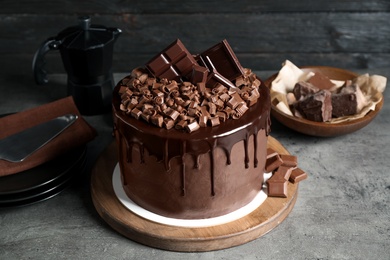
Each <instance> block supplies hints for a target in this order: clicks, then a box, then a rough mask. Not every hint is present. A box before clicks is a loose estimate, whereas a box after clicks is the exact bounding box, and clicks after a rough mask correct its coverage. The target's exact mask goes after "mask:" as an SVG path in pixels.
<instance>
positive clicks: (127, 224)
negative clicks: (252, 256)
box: [91, 136, 298, 252]
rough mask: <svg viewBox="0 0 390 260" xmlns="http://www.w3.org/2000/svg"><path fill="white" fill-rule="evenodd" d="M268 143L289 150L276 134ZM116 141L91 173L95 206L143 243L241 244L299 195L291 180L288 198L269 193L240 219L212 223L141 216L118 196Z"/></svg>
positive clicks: (200, 247)
mask: <svg viewBox="0 0 390 260" xmlns="http://www.w3.org/2000/svg"><path fill="white" fill-rule="evenodd" d="M268 147H271V148H273V149H274V150H276V151H277V152H279V153H280V154H289V153H288V151H287V150H286V149H285V148H284V147H283V146H282V145H281V144H280V143H279V142H278V141H277V140H276V139H274V138H273V137H271V136H269V138H268ZM116 149H117V148H116V143H115V142H113V143H111V144H110V145H109V146H108V147H107V148H106V150H105V151H104V152H103V153H102V154H101V156H100V157H99V159H98V160H97V162H96V164H95V166H94V168H93V170H92V175H91V196H92V200H93V203H94V206H95V208H96V210H97V212H98V213H99V215H100V216H101V217H102V218H103V220H104V221H105V222H107V223H108V225H110V226H111V227H112V228H113V229H114V230H116V231H117V232H119V233H120V234H122V235H123V236H125V237H127V238H129V239H131V240H134V241H136V242H139V243H141V244H144V245H148V246H151V247H156V248H160V249H165V250H171V251H181V252H200V251H211V250H218V249H224V248H229V247H233V246H238V245H242V244H244V243H247V242H249V241H252V240H254V239H257V238H259V237H261V236H262V235H264V234H266V233H267V232H269V231H270V230H272V229H273V228H275V227H276V226H277V225H279V224H280V223H281V222H282V221H283V220H284V219H285V218H286V217H287V216H288V214H289V213H290V212H291V210H292V209H293V207H294V205H295V202H296V200H297V196H298V184H292V183H289V184H288V196H287V198H273V197H268V198H267V199H266V200H265V201H264V202H263V204H261V205H260V206H259V207H258V208H257V209H255V210H254V211H253V212H252V213H250V214H248V215H247V216H245V217H242V218H240V219H238V220H235V221H232V222H229V223H226V224H221V225H217V226H211V227H203V228H186V227H178V226H168V225H163V224H160V223H156V222H152V221H150V220H147V219H144V218H142V217H139V216H138V215H136V214H134V213H133V212H131V211H130V210H128V209H127V208H126V207H124V206H123V205H122V204H121V202H120V201H119V200H118V198H117V197H116V195H115V193H114V190H113V186H112V174H113V170H114V167H115V165H116V164H117V160H118V159H117V153H116Z"/></svg>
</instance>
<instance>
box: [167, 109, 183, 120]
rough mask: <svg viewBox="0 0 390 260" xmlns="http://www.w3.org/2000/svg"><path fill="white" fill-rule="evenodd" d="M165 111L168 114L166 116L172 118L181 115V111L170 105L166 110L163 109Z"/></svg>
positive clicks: (174, 118)
mask: <svg viewBox="0 0 390 260" xmlns="http://www.w3.org/2000/svg"><path fill="white" fill-rule="evenodd" d="M163 113H164V114H165V115H166V116H168V117H169V118H170V119H172V120H174V121H175V120H176V119H177V118H178V117H179V115H180V113H179V112H178V111H176V110H174V109H172V108H170V107H168V108H167V109H165V110H164V111H163Z"/></svg>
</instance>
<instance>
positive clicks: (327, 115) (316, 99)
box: [293, 90, 332, 122]
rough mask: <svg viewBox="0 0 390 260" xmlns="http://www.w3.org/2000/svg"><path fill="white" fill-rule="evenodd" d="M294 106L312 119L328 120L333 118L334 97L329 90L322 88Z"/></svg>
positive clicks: (318, 120)
mask: <svg viewBox="0 0 390 260" xmlns="http://www.w3.org/2000/svg"><path fill="white" fill-rule="evenodd" d="M293 107H294V109H296V110H298V112H299V113H300V114H301V115H302V116H304V117H305V118H307V119H309V120H312V121H317V122H326V121H329V120H330V119H331V118H332V98H331V93H330V91H329V90H320V91H319V92H317V93H315V94H313V95H310V96H307V97H306V98H305V99H303V100H301V101H298V102H296V103H294V105H293Z"/></svg>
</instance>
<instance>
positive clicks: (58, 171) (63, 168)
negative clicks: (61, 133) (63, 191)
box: [0, 146, 86, 196]
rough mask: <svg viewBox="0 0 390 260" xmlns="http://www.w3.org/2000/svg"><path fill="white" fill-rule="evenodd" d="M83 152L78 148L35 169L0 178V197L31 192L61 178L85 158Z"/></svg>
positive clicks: (83, 149) (82, 148)
mask: <svg viewBox="0 0 390 260" xmlns="http://www.w3.org/2000/svg"><path fill="white" fill-rule="evenodd" d="M85 151H86V147H85V146H82V147H78V148H76V149H73V150H71V151H69V152H68V153H66V154H63V155H61V156H58V157H57V158H55V159H53V160H51V161H49V162H47V163H44V164H42V165H39V166H37V167H35V168H32V169H29V170H26V171H23V172H19V173H16V174H11V175H8V176H2V177H0V196H2V195H10V194H16V193H21V192H26V191H31V190H33V189H36V188H39V187H41V186H44V185H47V184H49V183H51V182H53V181H55V180H57V179H59V178H61V177H63V176H64V175H66V174H67V173H68V172H69V170H70V169H72V168H73V167H75V166H76V165H77V163H78V162H79V161H80V160H81V159H82V158H83V157H85V153H86V152H85Z"/></svg>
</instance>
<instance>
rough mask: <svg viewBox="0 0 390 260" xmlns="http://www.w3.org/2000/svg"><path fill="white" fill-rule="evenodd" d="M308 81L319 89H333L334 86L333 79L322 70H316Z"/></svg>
mask: <svg viewBox="0 0 390 260" xmlns="http://www.w3.org/2000/svg"><path fill="white" fill-rule="evenodd" d="M307 82H308V83H311V84H313V85H314V86H316V87H317V88H319V89H327V90H331V89H332V88H333V87H334V84H333V83H332V81H330V79H329V78H328V77H327V76H325V75H324V74H322V73H320V72H316V73H315V74H314V75H313V76H312V77H311V78H310V79H308V80H307Z"/></svg>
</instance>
